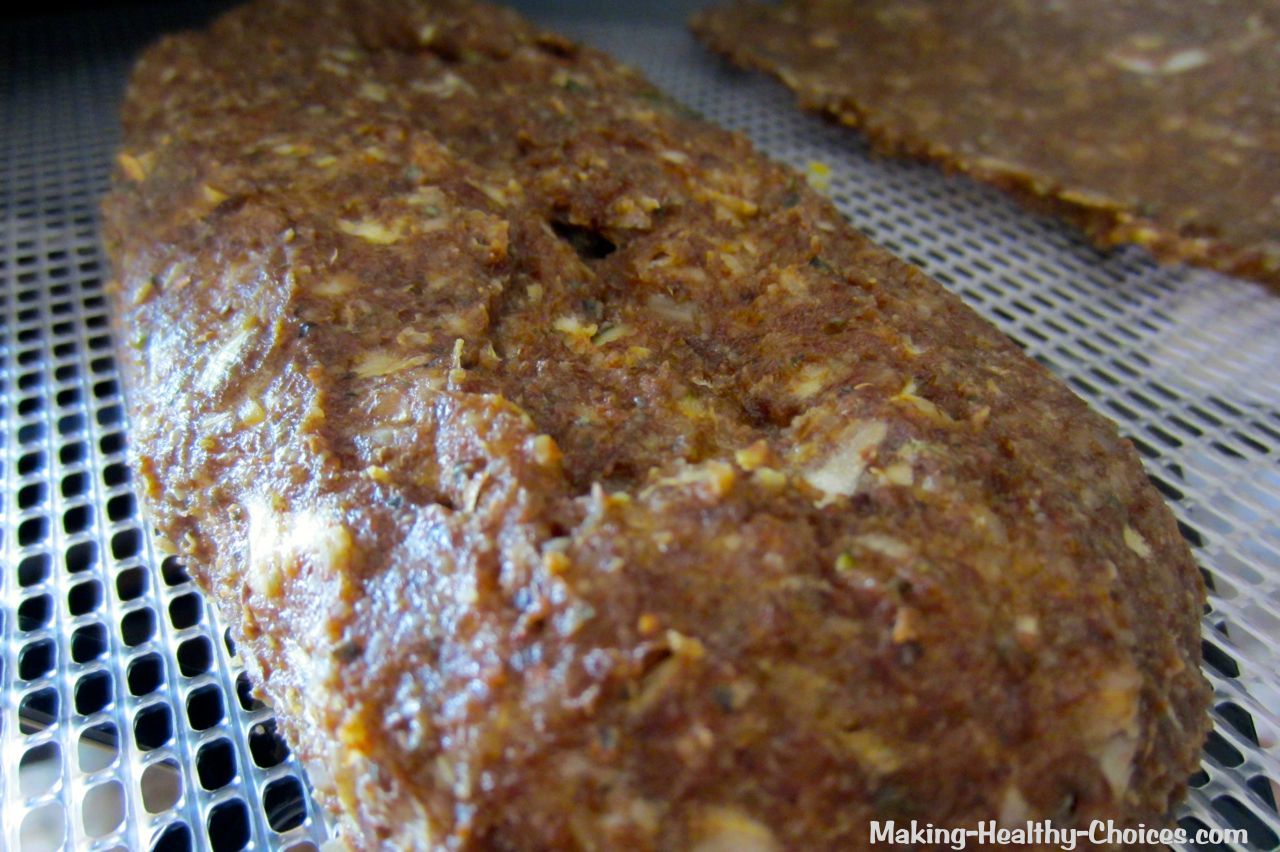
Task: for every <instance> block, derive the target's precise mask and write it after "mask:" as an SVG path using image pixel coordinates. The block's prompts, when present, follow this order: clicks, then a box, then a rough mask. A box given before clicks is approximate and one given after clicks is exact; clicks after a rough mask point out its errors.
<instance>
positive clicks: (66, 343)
mask: <svg viewBox="0 0 1280 852" xmlns="http://www.w3.org/2000/svg"><path fill="white" fill-rule="evenodd" d="M219 5H220V6H225V5H226V4H219ZM212 8H216V7H214V6H210V5H209V4H205V5H203V6H197V5H179V4H170V5H167V6H166V5H151V6H137V5H135V6H130V7H123V8H122V9H117V10H114V11H107V10H95V11H89V12H84V13H81V14H79V15H75V16H66V17H57V18H55V17H44V18H28V19H19V20H16V21H10V22H7V23H5V24H3V31H2V32H0V282H2V286H0V417H2V418H3V428H2V430H0V477H3V480H4V490H3V492H0V514H2V515H3V526H2V527H0V548H2V553H3V558H2V560H0V564H2V565H3V573H2V575H0V599H2V601H3V604H2V605H0V632H2V633H3V638H4V645H3V652H2V653H0V702H2V704H0V804H2V806H3V826H2V828H3V835H2V836H0V848H3V849H14V850H36V849H53V848H58V847H59V846H61V845H65V846H66V847H68V848H91V849H117V848H124V849H186V848H196V849H214V850H232V849H241V848H254V849H296V850H302V849H313V848H315V847H316V846H318V845H320V844H322V843H323V842H324V840H325V838H326V836H327V833H326V828H325V824H324V819H323V815H322V814H321V813H319V812H318V811H317V809H316V807H315V806H314V804H313V803H312V802H311V800H310V798H309V796H308V793H307V787H306V778H305V775H304V773H303V772H302V770H301V768H300V767H299V766H298V765H297V763H296V762H295V761H294V759H293V758H292V757H291V756H290V754H289V752H288V749H287V748H286V747H285V745H284V744H283V742H282V741H281V740H280V739H279V737H278V736H277V735H276V732H275V728H274V724H273V722H272V719H271V713H270V710H269V709H267V708H264V707H262V706H261V705H260V704H258V703H257V702H255V701H254V700H253V698H252V695H251V694H250V691H249V682H248V680H247V678H246V676H245V675H244V674H243V671H242V667H241V665H240V662H239V660H238V658H237V657H236V654H235V649H234V647H233V646H232V645H231V643H230V642H229V641H228V640H227V639H226V637H225V635H224V632H223V630H222V628H221V627H220V626H219V624H218V620H217V618H216V617H215V615H214V613H213V612H212V611H211V610H210V608H209V607H207V606H206V604H205V603H204V601H203V599H202V597H201V595H200V593H199V592H198V590H196V589H195V587H194V586H193V585H192V583H191V581H190V579H189V578H188V576H187V574H186V572H185V571H184V569H183V567H182V565H181V564H179V563H178V562H177V561H176V560H173V559H167V560H162V559H160V558H159V557H158V556H157V555H156V554H155V552H154V551H153V550H152V548H151V544H150V541H149V539H148V535H147V531H146V530H145V528H144V526H143V524H142V521H141V519H140V517H139V513H138V508H137V498H136V496H135V494H134V493H133V490H132V486H131V482H130V475H129V471H128V467H127V463H126V461H125V447H126V444H127V441H128V425H127V420H126V417H125V413H124V408H123V401H122V399H121V389H120V383H119V377H118V374H117V371H116V365H115V363H114V361H113V359H112V355H111V341H110V336H109V332H108V317H107V310H108V309H107V305H106V303H105V301H104V297H103V292H102V290H103V284H104V281H105V278H106V276H107V274H108V271H107V268H106V264H105V259H104V257H103V254H102V249H101V246H100V241H99V236H98V231H97V203H98V199H99V198H100V197H101V195H102V193H103V192H104V191H105V189H106V186H107V177H108V174H109V171H110V164H111V157H112V154H113V151H114V147H115V144H116V141H117V138H118V127H117V123H116V111H117V108H118V104H119V100H120V93H121V88H122V86H123V82H124V78H125V75H126V73H127V71H128V67H129V63H130V60H131V57H132V56H133V55H134V54H135V53H136V50H137V49H138V48H139V47H141V46H142V44H144V43H145V42H146V41H147V40H149V38H151V37H152V36H153V35H154V34H155V33H157V32H160V31H162V30H165V29H173V28H175V27H178V26H186V25H191V24H194V23H197V22H199V21H201V20H203V19H205V18H207V17H208V14H209V12H210V10H211V9H212ZM646 10H647V4H636V7H635V8H634V9H632V10H630V11H629V12H627V13H625V14H624V13H619V12H618V11H617V10H612V11H611V12H610V13H609V14H610V16H611V17H610V19H608V20H602V19H600V18H595V19H592V20H586V19H583V18H581V17H579V18H574V19H568V20H566V19H564V18H562V17H560V18H557V17H550V18H548V17H546V16H542V17H541V20H543V21H545V22H546V23H547V24H548V25H550V26H552V27H554V28H556V29H559V30H561V31H564V32H567V33H569V34H572V35H575V36H578V37H580V38H582V39H583V40H585V41H587V42H589V43H591V44H594V45H596V46H598V47H601V48H604V49H605V50H608V51H609V52H611V53H613V54H614V55H615V56H617V57H619V58H621V59H622V60H624V61H626V62H629V63H631V64H633V65H635V66H636V67H638V68H640V69H641V70H642V71H644V72H645V73H646V74H647V75H648V76H649V77H650V78H651V79H653V80H654V82H656V83H657V84H658V85H659V86H661V87H662V88H663V89H665V90H666V91H667V92H669V93H670V94H671V95H672V96H674V97H675V98H676V99H678V100H680V101H682V102H684V103H685V104H687V105H688V106H690V107H691V108H693V109H695V110H697V111H699V112H701V113H702V114H703V115H705V116H706V117H707V118H709V119H711V120H713V121H716V122H718V123H720V124H722V125H725V126H727V127H730V128H733V129H737V130H741V131H743V132H745V133H746V134H748V135H749V136H750V137H751V138H752V139H753V140H755V142H756V144H757V145H759V146H760V148H762V149H763V150H764V151H765V152H767V153H769V154H770V155H772V156H774V157H776V158H778V159H780V160H783V161H786V162H789V163H791V164H792V165H794V166H797V167H798V168H801V169H802V170H805V171H806V172H807V174H808V175H809V177H810V180H811V181H812V182H813V183H815V184H816V185H817V186H818V187H819V188H820V189H822V190H823V191H825V192H826V193H828V194H829V195H830V196H831V197H832V198H834V199H835V202H836V204H837V205H838V206H839V207H840V209H841V210H842V211H843V212H844V213H845V215H847V216H848V217H849V219H850V220H851V221H852V222H853V223H854V224H855V225H856V226H857V227H859V228H861V229H862V230H864V231H865V232H867V233H868V234H870V235H871V236H872V237H873V238H874V239H876V240H877V241H879V242H880V243H882V244H883V245H885V246H887V247H889V248H890V249H892V250H893V251H895V252H896V253H898V254H900V255H901V256H903V257H905V258H907V259H908V260H910V261H912V262H914V263H916V264H918V265H920V266H921V267H923V268H924V269H925V270H926V271H928V272H929V274H930V275H932V276H933V277H934V278H936V279H938V280H939V281H941V282H942V283H944V284H945V285H946V286H948V287H950V288H952V289H953V290H955V291H956V292H958V293H959V294H960V295H961V296H963V297H964V299H965V300H966V301H967V302H968V303H969V304H970V305H972V306H973V307H974V308H975V309H977V310H978V311H979V312H980V313H982V314H983V315H984V316H985V317H987V318H988V319H989V320H991V321H992V322H993V323H995V324H996V325H997V326H999V327H1000V328H1002V329H1003V330H1004V331H1005V332H1007V333H1008V334H1009V335H1010V336H1012V337H1013V338H1014V339H1016V340H1017V341H1018V342H1019V343H1020V344H1021V345H1023V346H1024V347H1025V348H1026V349H1027V351H1028V352H1029V353H1030V354H1032V355H1033V356H1034V357H1036V358H1037V359H1039V360H1040V361H1042V362H1043V363H1044V364H1045V365H1047V366H1048V367H1049V368H1050V369H1051V370H1053V371H1054V372H1055V373H1057V374H1058V375H1059V376H1061V377H1062V378H1064V379H1065V380H1066V381H1067V382H1068V383H1070V384H1071V386H1072V387H1073V388H1075V390H1076V391H1077V392H1078V393H1079V394H1080V395H1081V396H1083V397H1084V398H1085V399H1086V400H1088V401H1089V402H1090V403H1091V404H1092V405H1094V406H1095V407H1096V408H1098V409H1099V410H1100V411H1102V412H1103V413H1105V414H1106V415H1108V416H1109V417H1111V418H1113V419H1114V420H1116V421H1117V422H1118V423H1119V425H1120V427H1121V429H1122V430H1123V431H1124V433H1125V434H1126V435H1127V436H1128V437H1129V438H1131V439H1132V440H1133V442H1134V443H1135V445H1136V446H1137V447H1138V449H1139V451H1140V452H1141V454H1142V456H1143V458H1144V461H1145V463H1146V466H1147V470H1148V472H1149V473H1150V475H1151V478H1152V480H1153V481H1154V482H1155V484H1156V485H1157V486H1158V487H1159V489H1160V491H1161V492H1162V493H1163V494H1164V495H1165V496H1166V497H1167V498H1168V500H1169V502H1170V504H1171V505H1172V506H1173V509H1174V512H1175V513H1176V515H1177V517H1178V519H1179V522H1180V525H1181V528H1182V531H1183V533H1184V535H1185V536H1186V538H1187V539H1188V541H1189V542H1190V543H1191V544H1192V546H1193V549H1194V552H1195V555H1196V559H1197V560H1198V562H1199V564H1200V566H1201V568H1202V569H1203V571H1204V575H1205V578H1206V580H1207V582H1208V584H1209V589H1210V593H1209V607H1208V610H1207V612H1206V614H1205V617H1204V622H1203V635H1204V651H1205V672H1206V674H1207V675H1208V677H1209V679H1210V681H1211V682H1212V684H1213V687H1214V702H1213V719H1214V732H1213V734H1212V735H1211V737H1210V739H1209V742H1208V743H1207V744H1206V747H1205V750H1204V760H1203V764H1202V766H1201V769H1200V770H1199V771H1197V772H1196V773H1195V775H1194V776H1193V777H1192V779H1191V789H1190V794H1189V796H1188V799H1187V801H1186V802H1185V804H1184V805H1183V806H1182V807H1181V808H1180V810H1179V812H1178V821H1179V824H1180V825H1181V826H1183V827H1185V828H1186V829H1188V831H1189V832H1190V833H1191V834H1193V835H1194V833H1195V832H1196V831H1197V830H1199V829H1228V828H1234V829H1245V830H1247V832H1248V842H1247V843H1245V844H1241V843H1233V844H1230V845H1219V846H1217V847H1198V848H1251V849H1268V850H1269V849H1277V848H1280V814H1278V813H1277V806H1276V800H1277V796H1280V789H1278V788H1280V744H1278V743H1277V736H1278V734H1280V653H1278V652H1277V645H1278V644H1280V291H1275V290H1268V289H1267V288H1265V287H1263V286H1261V285H1257V284H1251V283H1248V282H1243V281H1238V280H1233V279H1229V278H1225V277H1222V276H1219V275H1215V274H1212V273H1208V272H1201V271H1194V270H1190V269H1186V268H1177V267H1175V268H1160V267H1156V266H1154V265H1152V264H1151V263H1150V262H1149V261H1148V260H1147V258H1146V257H1145V255H1143V253H1142V252H1141V251H1138V250H1121V251H1115V252H1110V253H1106V254H1103V253H1099V252H1097V251H1095V250H1093V249H1092V248H1090V247H1088V246H1087V245H1086V244H1085V243H1084V242H1083V241H1082V240H1081V239H1080V238H1079V237H1078V236H1077V235H1075V234H1074V233H1073V232H1072V231H1070V230H1069V229H1067V228H1065V227H1064V226H1061V225H1059V224H1057V223H1055V222H1053V221H1051V220H1048V219H1043V218H1037V217H1035V216H1032V215H1029V214H1027V213H1026V212H1024V211H1023V210H1021V209H1020V208H1018V207H1016V206H1014V205H1013V204H1011V203H1010V202H1009V201H1007V200H1006V199H1005V198H1004V197H1003V196H1001V195H999V194H998V193H996V192H994V191H992V190H989V189H986V188H983V187H980V186H978V185H976V184H973V183H971V182H969V181H966V180H962V179H953V178H946V177H943V176H942V175H940V174H939V173H938V172H936V171H935V170H933V169H931V168H928V167H924V166H916V165H911V164H904V163H897V162H890V161H886V160H882V159H877V158H874V157H872V156H870V155H869V154H868V152H867V149H866V147H865V146H864V145H863V144H862V143H860V142H859V141H858V140H857V138H856V137H855V136H854V135H853V134H852V133H850V132H848V131H847V130H844V129H841V128H838V127H834V126H831V125H828V124H826V123H824V122H823V121H822V120H820V119H817V118H813V117H810V116H807V115H803V114H801V113H800V112H798V111H797V110H796V109H795V108H794V105H793V102H792V98H791V95H790V94H789V93H787V92H786V91H785V90H784V89H782V87H780V86H779V85H777V84H775V83H772V82H769V81H767V80H765V79H764V78H763V77H760V76H757V75H751V74H743V73H740V72H735V71H731V70H729V69H728V68H726V67H725V66H724V65H722V64H721V63H719V62H718V61H717V60H715V59H714V58H712V57H711V56H709V55H708V54H707V53H706V52H705V51H703V50H702V49H701V48H700V47H699V46H698V45H697V44H696V43H695V42H694V41H693V39H692V38H691V37H690V36H689V35H688V34H687V33H686V32H685V31H684V29H683V28H682V26H681V25H680V23H679V22H678V18H679V16H676V15H673V14H670V13H669V12H668V14H665V15H663V16H662V22H661V23H652V22H649V23H645V22H644V21H643V20H642V19H643V18H645V15H646ZM537 17H539V16H538V15H537V14H536V10H535V18H537ZM1186 848H1197V847H1194V846H1188V847H1186Z"/></svg>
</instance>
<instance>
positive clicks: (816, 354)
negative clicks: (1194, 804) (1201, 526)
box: [103, 0, 1208, 850]
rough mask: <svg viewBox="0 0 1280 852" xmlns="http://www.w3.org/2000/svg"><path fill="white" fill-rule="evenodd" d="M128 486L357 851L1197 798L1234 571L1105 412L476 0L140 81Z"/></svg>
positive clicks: (184, 60)
mask: <svg viewBox="0 0 1280 852" xmlns="http://www.w3.org/2000/svg"><path fill="white" fill-rule="evenodd" d="M124 125H125V137H124V147H123V149H122V151H121V153H120V156H119V163H120V165H119V168H118V169H117V174H116V179H115V185H114V188H113V190H112V192H111V195H110V196H109V198H108V199H107V200H106V202H105V204H104V208H103V211H104V223H105V232H106V237H107V245H108V249H109V252H110V255H111V258H112V261H113V265H114V269H115V275H116V277H117V280H116V282H114V283H113V284H112V286H111V288H110V290H111V293H112V299H113V303H114V306H115V311H114V318H115V322H116V323H117V325H116V339H117V342H118V353H119V357H120V360H121V364H122V368H123V373H124V375H125V377H126V382H127V388H126V389H127V398H128V402H129V410H130V420H131V428H132V432H131V447H132V453H133V456H134V464H135V470H136V472H137V481H138V485H139V490H140V492H141V494H142V496H143V498H144V501H145V503H146V506H147V508H148V512H149V516H150V519H151V521H152V522H153V524H154V526H155V528H156V530H157V531H158V534H159V536H160V540H161V544H162V546H163V547H167V548H169V549H172V550H176V551H178V552H180V553H182V554H183V555H184V557H185V559H186V560H187V562H188V565H189V569H190V571H191V573H192V574H193V576H194V577H196V579H197V580H198V581H199V583H200V584H201V586H202V587H203V588H204V589H205V590H206V591H207V592H208V593H209V594H210V595H211V596H212V599H213V600H214V601H215V602H216V604H217V606H218V608H219V610H220V612H221V613H222V614H223V616H224V617H225V619H226V621H227V622H228V624H229V625H230V629H231V632H232V635H233V636H234V637H235V639H236V642H237V643H238V647H239V650H240V653H241V655H242V657H243V659H244V660H245V664H246V666H247V667H248V669H249V671H250V672H251V674H252V675H253V677H254V679H255V681H256V682H257V684H258V686H259V688H260V690H261V692H262V693H263V694H264V696H265V698H266V699H268V700H269V701H270V703H271V705H272V706H273V707H274V709H275V711H276V713H277V714H278V719H279V723H280V726H281V728H282V730H283V732H284V733H285V735H286V737H287V739H288V742H289V743H290V745H291V746H292V747H293V748H294V750H295V751H296V752H297V754H298V755H299V757H300V758H301V759H302V760H303V761H304V763H305V765H306V766H307V767H308V771H309V774H310V780H311V782H312V784H313V786H314V789H315V793H316V796H317V798H318V799H319V800H320V801H321V802H323V803H324V804H325V805H326V806H328V807H329V808H330V809H331V811H332V813H333V815H334V818H335V823H336V824H337V825H338V826H339V827H340V828H341V830H342V832H343V834H344V836H345V837H346V838H347V839H348V840H349V842H351V843H352V844H353V845H355V846H359V847H365V848H373V847H377V846H392V847H397V848H431V849H444V848H455V849H482V848H483V849H490V848H492V849H545V848H582V849H610V848H629V849H672V848H700V849H704V850H707V849H716V848H735V849H782V848H788V849H799V848H805V849H823V848H829V849H846V850H847V849H861V848H864V847H866V846H867V845H868V839H869V836H868V820H870V819H872V818H877V819H891V818H892V819H898V820H906V819H910V818H913V817H914V818H918V819H928V820H932V821H934V822H935V823H936V824H939V825H967V824H972V823H973V822H975V821H976V820H978V819H980V818H982V819H986V818H997V817H999V818H1002V819H1007V820H1015V821H1016V820H1020V819H1022V818H1030V817H1036V816H1038V817H1052V818H1054V819H1055V820H1057V821H1058V823H1059V824H1060V825H1064V826H1065V825H1069V824H1073V823H1074V824H1083V823H1087V822H1088V821H1089V820H1090V819H1093V818H1108V817H1110V818H1115V819H1117V820H1119V821H1122V822H1138V821H1145V822H1147V823H1148V824H1150V823H1152V822H1154V821H1157V820H1161V819H1163V818H1164V817H1165V815H1166V813H1167V811H1168V809H1169V807H1170V804H1171V802H1172V801H1173V800H1174V799H1175V798H1176V797H1177V796H1178V795H1179V794H1180V791H1181V790H1182V788H1183V784H1184V779H1185V778H1186V776H1187V774H1188V773H1189V772H1190V771H1191V769H1192V767H1193V766H1194V765H1195V760H1196V754H1197V750H1198V747H1199V744H1200V741H1201V739H1202V737H1203V735H1204V733H1205V730H1206V714H1205V707H1206V700H1207V694H1208V693H1207V690H1206V687H1205V683H1204V680H1203V678H1202V677H1201V675H1200V673H1199V661H1200V650H1199V627H1198V625H1199V614H1200V608H1201V606H1202V605H1203V590H1202V587H1201V582H1200V578H1199V574H1198V572H1197V570H1196V567H1195V565H1194V563H1193V562H1192V559H1191V557H1190V554H1189V552H1188V550H1187V547H1186V545H1185V544H1184V543H1183V541H1182V540H1181V538H1180V537H1179V534H1178V531H1177V529H1176V526H1175V524H1174V522H1173V519H1172V517H1171V516H1170V514H1169V512H1168V510H1167V508H1166V507H1165V506H1164V505H1163V503H1162V502H1161V500H1160V498H1159V496H1158V495H1157V493H1156V492H1155V491H1154V489H1153V488H1152V487H1151V486H1150V484H1149V483H1148V482H1147V480H1146V477H1145V476H1144V474H1143V471H1142V467H1141V465H1140V464H1139V462H1138V460H1137V458H1136V456H1135V454H1134V452H1133V451H1132V449H1131V448H1130V447H1129V445H1128V444H1127V442H1125V441H1124V440H1122V439H1121V438H1120V437H1119V436H1118V435H1117V433H1116V430H1115V428H1114V427H1113V426H1112V425H1111V424H1110V423H1109V422H1107V421H1106V420H1105V419H1103V418H1102V417H1100V416H1099V415H1097V414H1095V413H1094V412H1092V411H1091V410H1090V409H1089V408H1088V407H1087V406H1086V405H1085V404H1084V403H1083V402H1081V401H1080V400H1079V399H1078V398H1076V397H1075V396H1074V395H1073V394H1072V393H1071V392H1070V391H1068V390H1067V389H1066V388H1065V387H1064V386H1063V385H1062V384H1061V383H1060V382H1058V381H1057V380H1055V379H1054V378H1052V377H1051V376H1050V375H1049V374H1048V373H1047V372H1046V371H1045V370H1043V369H1042V368H1041V367H1040V366H1038V365H1037V364H1036V363H1034V362H1033V361H1031V360H1030V359H1028V358H1027V357H1025V356H1024V355H1023V354H1022V353H1021V352H1020V351H1019V350H1018V349H1017V347H1016V346H1014V345H1013V344H1012V343H1011V342H1010V341H1009V340H1007V339H1006V338H1005V337H1004V336H1003V335H1002V334H1000V333H999V332H997V331H996V330H994V329H993V328H992V327H991V326H989V325H988V324H986V323H985V322H984V321H982V320H981V319H980V318H979V317H977V316H976V315H975V314H974V313H973V312H972V311H970V310H969V309H968V308H966V307H965V306H964V305H963V304H962V303H961V302H960V301H959V300H958V299H957V298H956V297H954V296H953V295H951V294H949V293H948V292H946V291H945V290H944V289H943V288H941V287H940V286H938V285H937V284H935V283H934V282H932V281H930V280H929V279H927V278H926V277H925V276H924V275H923V274H921V273H920V272H919V271H917V270H916V269H914V268H913V267H911V266H909V265H907V264H905V263H902V262H900V261H898V260H896V259H895V258H893V257H892V256H890V255H889V254H888V253H886V252H885V251H883V250H882V249H880V248H878V247H876V246H875V245H873V244H872V243H870V242H869V241H868V240H867V239H866V238H864V237H863V236H861V235H859V234H858V233H857V232H855V231H854V230H853V229H852V228H850V227H849V226H848V225H847V224H845V223H844V222H843V221H842V220H841V217H840V215H839V214H838V212H837V211H836V210H835V209H834V207H833V206H832V205H831V204H830V203H829V202H828V201H827V200H825V199H823V198H822V197H821V196H819V195H818V194H816V193H814V192H813V191H811V190H810V189H808V188H807V187H806V186H805V183H804V181H803V180H802V179H800V178H798V176H797V175H796V174H795V173H794V172H793V171H791V170H790V169H787V168H784V167H782V166H780V165H777V164H775V163H772V162H770V161H768V160H766V159H765V158H763V157H761V156H760V155H758V154H756V153H755V152H754V151H753V150H752V149H751V146H750V145H749V144H748V142H747V141H746V140H745V139H744V138H742V137H741V136H738V135H734V134H730V133H727V132H725V131H722V130H720V129H717V128H715V127H713V126H710V125H708V124H706V123H703V122H701V121H697V120H694V119H692V118H690V117H689V116H687V115H686V114H685V113H684V112H683V111H682V110H681V109H680V108H678V107H677V106H675V105H673V104H671V103H670V102H668V101H667V100H666V99H664V98H663V97H662V96H661V95H660V94H659V93H657V92H656V91H655V90H654V89H653V88H652V87H651V86H650V85H649V84H648V83H646V82H645V81H644V80H643V79H641V78H640V77H639V76H638V75H637V74H635V73H634V72H631V71H629V70H627V69H625V68H623V67H621V66H619V65H618V64H617V63H615V62H613V61H612V60H610V59H608V58H607V57H605V56H604V55H602V54H600V53H598V52H595V51H592V50H589V49H586V48H582V47H578V46H576V45H574V44H572V43H570V42H568V41H566V40H564V39H562V38H560V37H558V36H556V35H554V34H550V33H546V32H543V31H541V30H538V29H536V28H534V27H533V26H532V25H530V24H528V23H527V22H525V21H523V20H521V19H520V18H518V17H516V16H515V15H514V14H512V13H510V12H507V11H503V10H500V9H496V8H493V7H489V6H485V5H480V4H470V3H458V2H453V3H437V4H425V3H414V2H407V0H403V1H402V2H374V0H366V2H325V3H311V2H290V0H277V2H270V1H268V2H257V3H254V4H252V5H249V6H246V7H243V8H240V9H237V10H234V11H232V12H230V13H229V14H227V15H226V16H225V17H222V18H221V19H219V20H218V21H217V22H215V23H214V24H213V25H212V26H211V27H210V28H209V29H207V30H205V31H202V32H193V33H184V34H180V35H176V36H172V37H168V38H165V39H163V40H162V41H160V42H159V43H158V44H156V45H155V46H153V47H152V48H151V49H150V50H148V51H147V52H146V54H145V55H144V56H143V58H142V59H141V61H140V62H139V64H138V66H137V69H136V71H135V73H134V75H133V77H132V81H131V83H130V86H129V91H128V95H127V98H126V104H125V108H124Z"/></svg>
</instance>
